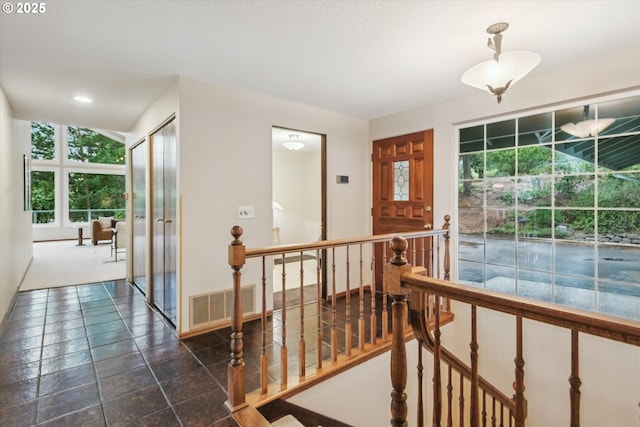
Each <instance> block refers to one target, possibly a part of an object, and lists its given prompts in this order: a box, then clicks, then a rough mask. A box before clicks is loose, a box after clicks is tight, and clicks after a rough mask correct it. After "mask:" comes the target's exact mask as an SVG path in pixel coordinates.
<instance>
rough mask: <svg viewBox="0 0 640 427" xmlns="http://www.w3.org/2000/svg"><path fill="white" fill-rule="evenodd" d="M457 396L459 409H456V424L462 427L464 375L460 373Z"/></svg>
mask: <svg viewBox="0 0 640 427" xmlns="http://www.w3.org/2000/svg"><path fill="white" fill-rule="evenodd" d="M458 393H459V396H458V402H459V405H460V406H459V409H458V414H459V421H458V425H459V426H460V427H464V376H463V375H462V374H460V390H459V391H458Z"/></svg>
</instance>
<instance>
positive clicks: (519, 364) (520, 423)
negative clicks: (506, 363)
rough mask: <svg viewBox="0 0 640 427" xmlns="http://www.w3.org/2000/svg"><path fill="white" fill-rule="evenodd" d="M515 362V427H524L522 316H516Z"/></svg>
mask: <svg viewBox="0 0 640 427" xmlns="http://www.w3.org/2000/svg"><path fill="white" fill-rule="evenodd" d="M514 362H515V366H516V368H515V374H516V381H515V387H514V388H515V400H516V414H515V418H516V419H515V422H516V427H524V420H525V418H526V416H527V415H526V407H525V406H526V404H527V402H526V400H525V398H524V357H523V356H522V316H516V358H515V360H514Z"/></svg>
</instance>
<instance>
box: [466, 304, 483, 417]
mask: <svg viewBox="0 0 640 427" xmlns="http://www.w3.org/2000/svg"><path fill="white" fill-rule="evenodd" d="M469 347H470V348H471V390H470V396H469V399H470V400H471V401H470V402H469V411H470V414H469V424H470V425H471V427H478V423H479V420H480V409H479V406H478V397H479V396H478V390H479V387H480V381H479V379H478V333H477V321H476V306H475V305H472V306H471V344H469Z"/></svg>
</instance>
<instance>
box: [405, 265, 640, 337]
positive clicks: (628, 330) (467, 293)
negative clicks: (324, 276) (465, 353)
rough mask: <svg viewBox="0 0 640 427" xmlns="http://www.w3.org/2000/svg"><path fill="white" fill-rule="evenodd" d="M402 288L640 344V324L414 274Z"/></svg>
mask: <svg viewBox="0 0 640 427" xmlns="http://www.w3.org/2000/svg"><path fill="white" fill-rule="evenodd" d="M401 279H402V285H403V286H404V287H406V288H408V289H411V290H415V291H419V292H425V293H434V294H437V295H441V296H443V297H446V298H450V299H453V300H456V301H461V302H464V303H467V304H475V305H477V306H478V307H485V308H489V309H492V310H496V311H500V312H503V313H508V314H512V315H515V316H518V315H520V316H522V317H523V318H525V319H532V320H537V321H540V322H544V323H548V324H550V325H555V326H560V327H563V328H566V329H569V330H573V331H578V332H584V333H587V334H591V335H595V336H599V337H602V338H608V339H611V340H614V341H619V342H624V343H628V344H633V345H640V323H639V322H634V321H632V320H627V319H622V318H617V317H614V316H608V315H605V314H600V313H592V312H587V311H582V310H578V309H574V308H570V307H561V306H557V305H554V304H551V303H546V302H541V301H530V300H528V299H525V298H521V297H517V296H512V295H504V294H500V293H497V292H492V291H488V290H486V289H481V288H473V287H470V286H464V285H460V284H457V283H452V282H449V281H445V280H440V279H436V278H433V277H425V276H419V275H415V274H411V273H405V274H403V275H402V278H401Z"/></svg>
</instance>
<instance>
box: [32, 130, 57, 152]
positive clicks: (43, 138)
mask: <svg viewBox="0 0 640 427" xmlns="http://www.w3.org/2000/svg"><path fill="white" fill-rule="evenodd" d="M54 154H55V130H54V128H53V125H51V124H49V123H42V122H31V158H32V159H42V160H53V159H54Z"/></svg>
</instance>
